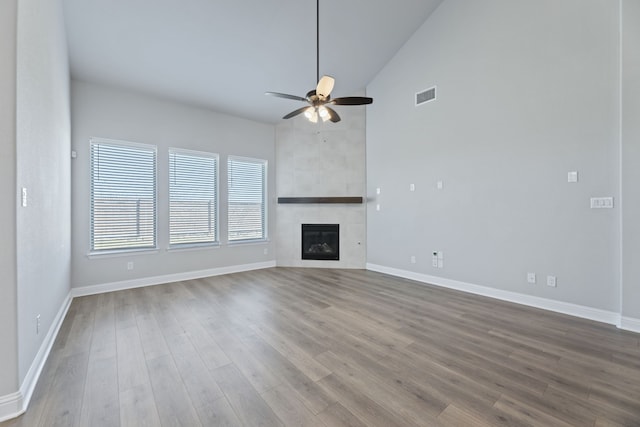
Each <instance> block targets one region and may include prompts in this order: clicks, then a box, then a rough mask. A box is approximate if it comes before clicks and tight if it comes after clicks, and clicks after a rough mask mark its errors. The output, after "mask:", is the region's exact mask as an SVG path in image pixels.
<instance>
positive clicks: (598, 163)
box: [367, 0, 635, 312]
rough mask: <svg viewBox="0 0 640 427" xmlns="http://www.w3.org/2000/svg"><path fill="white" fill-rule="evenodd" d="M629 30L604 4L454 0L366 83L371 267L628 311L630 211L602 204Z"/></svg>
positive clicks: (611, 192) (615, 172)
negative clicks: (621, 52) (417, 98)
mask: <svg viewBox="0 0 640 427" xmlns="http://www.w3.org/2000/svg"><path fill="white" fill-rule="evenodd" d="M618 20H619V10H618V3H617V2H607V1H601V0H562V1H557V0H539V1H530V0H516V1H513V0H486V1H482V2H474V1H465V0H446V1H445V2H443V4H442V5H441V6H440V7H439V8H438V9H437V10H436V11H435V12H434V14H433V15H432V16H431V17H430V18H429V19H428V20H427V22H426V23H425V24H424V25H423V26H422V27H421V28H420V29H419V30H418V31H417V32H416V34H415V35H414V36H413V37H412V39H410V40H409V42H408V43H407V44H406V45H405V46H404V47H403V48H402V49H401V50H400V51H399V52H398V54H397V55H396V57H395V58H394V59H393V60H392V61H391V62H390V63H389V64H388V65H387V66H386V67H385V69H384V70H383V71H382V72H381V73H380V74H379V75H378V76H377V77H376V78H375V79H374V81H373V82H372V83H371V84H370V85H369V86H368V87H367V91H368V94H369V95H370V96H372V97H374V98H375V100H376V101H375V103H374V104H373V105H372V106H371V108H370V109H369V110H368V117H367V185H368V189H367V192H368V194H369V197H371V198H372V199H374V200H373V201H372V202H371V203H370V204H369V206H368V214H367V223H368V229H367V241H368V248H367V250H368V259H367V261H368V263H370V264H374V265H379V266H385V267H390V268H395V269H399V270H403V271H410V272H416V273H420V274H423V275H425V276H426V275H428V276H435V277H439V278H444V279H451V280H455V281H459V282H464V283H468V284H474V285H481V286H486V287H490V288H493V289H498V290H502V291H508V292H513V293H518V294H525V295H529V296H534V297H541V298H546V299H551V300H555V301H561V302H566V303H571V304H577V305H580V306H585V307H591V308H595V309H599V310H603V311H606V312H618V310H619V305H620V293H619V236H618V230H619V213H618V211H617V210H616V209H597V210H596V209H590V208H589V198H590V197H592V196H616V195H617V194H618V191H619V185H618V184H619V164H618V161H619V114H618V110H619V97H618V94H619V66H618V62H619V57H618V41H619V40H618V39H619V26H618ZM632 48H635V47H632ZM434 85H437V96H438V99H437V101H435V102H432V103H429V104H426V105H422V106H420V107H414V105H413V98H414V94H415V93H416V92H417V91H420V90H423V89H426V88H429V87H431V86H434ZM569 171H578V172H579V182H578V183H574V184H570V183H567V172H569ZM438 180H442V181H443V184H444V188H443V189H442V190H438V189H437V188H436V182H437V181H438ZM411 183H414V184H415V185H416V191H415V192H410V191H409V184H411ZM377 187H379V188H381V194H380V195H379V196H377V197H376V195H375V189H376V188H377ZM377 203H379V204H380V205H381V210H380V211H379V212H378V211H375V209H374V206H375V204H377ZM436 250H439V251H443V252H444V268H442V269H439V268H433V267H432V266H431V252H432V251H436ZM411 255H415V256H416V261H417V262H416V264H411V263H410V256H411ZM527 272H535V273H537V279H538V282H537V283H536V284H528V283H527V280H526V275H527ZM547 275H554V276H557V288H552V287H548V286H546V284H545V282H546V276H547Z"/></svg>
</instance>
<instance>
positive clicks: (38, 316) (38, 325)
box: [36, 314, 40, 335]
mask: <svg viewBox="0 0 640 427" xmlns="http://www.w3.org/2000/svg"><path fill="white" fill-rule="evenodd" d="M38 334H40V315H39V314H38V315H37V316H36V335H38Z"/></svg>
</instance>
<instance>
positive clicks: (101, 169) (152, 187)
mask: <svg viewBox="0 0 640 427" xmlns="http://www.w3.org/2000/svg"><path fill="white" fill-rule="evenodd" d="M90 144H91V147H90V151H91V153H90V156H91V251H92V252H100V251H111V250H125V249H153V248H155V247H156V157H157V154H156V147H155V146H151V145H143V144H134V143H130V142H123V141H111V140H105V139H92V140H91V143H90Z"/></svg>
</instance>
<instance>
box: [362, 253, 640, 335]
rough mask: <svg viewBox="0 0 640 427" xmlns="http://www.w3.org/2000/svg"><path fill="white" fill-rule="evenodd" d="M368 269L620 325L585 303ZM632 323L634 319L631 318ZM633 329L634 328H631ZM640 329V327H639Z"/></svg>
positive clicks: (614, 317) (373, 266) (615, 315)
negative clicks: (580, 303) (583, 304)
mask: <svg viewBox="0 0 640 427" xmlns="http://www.w3.org/2000/svg"><path fill="white" fill-rule="evenodd" d="M367 270H371V271H376V272H378V273H384V274H389V275H391V276H397V277H402V278H405V279H410V280H415V281H416V282H421V283H426V284H430V285H435V286H439V287H443V288H448V289H455V290H458V291H463V292H468V293H471V294H476V295H482V296H485V297H490V298H495V299H499V300H502V301H509V302H513V303H516V304H522V305H526V306H529V307H535V308H541V309H544V310H549V311H554V312H556V313H562V314H568V315H570V316H576V317H581V318H583V319H589V320H595V321H597V322H603V323H608V324H611V325H616V326H618V327H622V329H627V328H626V327H624V326H620V323H621V322H620V315H619V314H618V313H614V312H611V311H606V310H600V309H597V308H592V307H586V306H582V305H577V304H571V303H568V302H562V301H555V300H550V299H547V298H540V297H535V296H531V295H525V294H521V293H518V292H511V291H504V290H501V289H494V288H490V287H487V286H481V285H475V284H472V283H466V282H460V281H457V280H452V279H446V278H443V277H437V276H430V275H427V274H421V273H415V272H413V271H407V270H400V269H396V268H391V267H385V266H382V265H376V264H370V263H367ZM635 321H636V322H638V323H636V324H635V326H636V327H638V328H640V321H638V320H635ZM630 323H632V324H633V322H630ZM629 330H633V329H629ZM639 331H640V329H639Z"/></svg>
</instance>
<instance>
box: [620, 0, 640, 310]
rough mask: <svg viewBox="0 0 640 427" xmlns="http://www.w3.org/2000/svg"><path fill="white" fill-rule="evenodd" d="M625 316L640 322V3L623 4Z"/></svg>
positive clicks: (631, 0) (630, 0) (623, 291)
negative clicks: (639, 43) (639, 256)
mask: <svg viewBox="0 0 640 427" xmlns="http://www.w3.org/2000/svg"><path fill="white" fill-rule="evenodd" d="M622 17H623V19H622V197H623V200H622V201H623V205H622V206H623V288H622V296H623V303H622V315H623V316H626V317H631V318H635V319H640V263H639V262H638V255H639V254H640V192H639V191H638V187H639V186H640V167H639V165H640V120H639V119H638V118H640V51H639V50H638V40H640V2H638V1H637V0H624V1H623V2H622Z"/></svg>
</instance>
